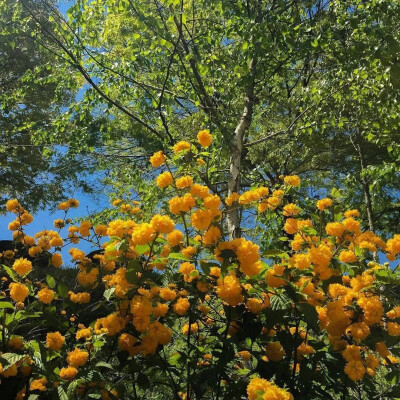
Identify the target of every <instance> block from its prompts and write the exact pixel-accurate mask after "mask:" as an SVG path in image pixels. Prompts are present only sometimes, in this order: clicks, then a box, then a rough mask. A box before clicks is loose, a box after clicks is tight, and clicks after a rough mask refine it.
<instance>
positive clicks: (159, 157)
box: [150, 151, 167, 168]
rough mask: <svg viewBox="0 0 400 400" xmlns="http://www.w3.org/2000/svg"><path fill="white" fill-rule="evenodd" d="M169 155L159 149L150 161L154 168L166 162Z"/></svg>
mask: <svg viewBox="0 0 400 400" xmlns="http://www.w3.org/2000/svg"><path fill="white" fill-rule="evenodd" d="M166 159H167V157H166V156H165V154H163V152H162V151H157V152H156V153H154V154H153V155H152V156H151V157H150V163H151V165H152V166H153V167H154V168H157V167H159V166H161V165H162V164H164V162H165V160H166Z"/></svg>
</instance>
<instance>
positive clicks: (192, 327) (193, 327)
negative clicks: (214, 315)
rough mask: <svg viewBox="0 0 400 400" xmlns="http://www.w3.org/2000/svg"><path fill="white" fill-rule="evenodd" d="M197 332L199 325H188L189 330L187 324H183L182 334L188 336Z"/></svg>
mask: <svg viewBox="0 0 400 400" xmlns="http://www.w3.org/2000/svg"><path fill="white" fill-rule="evenodd" d="M198 330H199V324H198V323H197V322H195V323H193V324H190V328H189V324H185V325H184V326H183V328H182V333H183V334H184V335H185V336H187V335H188V334H189V331H190V334H191V335H192V334H194V333H197V331H198Z"/></svg>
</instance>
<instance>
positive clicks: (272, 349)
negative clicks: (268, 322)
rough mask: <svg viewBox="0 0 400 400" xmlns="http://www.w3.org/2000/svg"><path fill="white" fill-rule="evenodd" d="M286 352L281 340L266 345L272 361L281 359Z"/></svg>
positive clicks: (267, 353)
mask: <svg viewBox="0 0 400 400" xmlns="http://www.w3.org/2000/svg"><path fill="white" fill-rule="evenodd" d="M285 354H286V352H285V350H284V349H283V347H282V345H281V343H280V342H270V343H268V344H267V345H266V346H265V355H266V356H267V357H268V359H269V360H271V361H280V360H282V358H283V357H284V356H285Z"/></svg>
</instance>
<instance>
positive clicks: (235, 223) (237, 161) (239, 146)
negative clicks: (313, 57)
mask: <svg viewBox="0 0 400 400" xmlns="http://www.w3.org/2000/svg"><path fill="white" fill-rule="evenodd" d="M256 72H257V58H256V56H255V57H254V58H253V59H252V60H251V62H250V74H251V82H250V84H249V86H248V88H247V92H246V99H245V106H244V108H243V113H242V116H241V118H240V121H239V123H238V125H237V126H236V129H235V132H234V135H233V138H232V140H231V142H230V143H229V151H230V159H229V179H228V196H229V195H231V194H232V193H235V192H236V193H238V192H239V190H240V180H241V179H240V178H241V163H242V154H243V148H244V137H245V134H246V132H247V130H248V129H249V127H250V125H251V122H252V120H253V112H254V102H255V98H254V87H255V77H256ZM227 226H228V234H229V238H230V239H235V238H238V237H240V236H241V228H240V214H239V207H238V206H237V203H234V204H233V205H232V207H230V208H229V210H228V214H227Z"/></svg>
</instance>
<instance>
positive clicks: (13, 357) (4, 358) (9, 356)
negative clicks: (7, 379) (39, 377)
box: [0, 353, 26, 365]
mask: <svg viewBox="0 0 400 400" xmlns="http://www.w3.org/2000/svg"><path fill="white" fill-rule="evenodd" d="M25 357H26V354H15V353H4V354H2V355H1V356H0V362H1V363H2V364H4V363H5V364H6V365H13V364H15V363H16V362H18V361H19V360H21V359H23V358H25Z"/></svg>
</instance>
